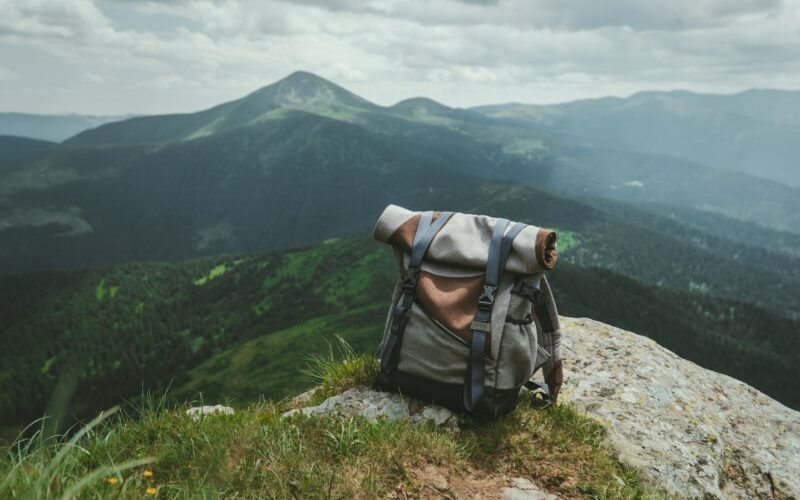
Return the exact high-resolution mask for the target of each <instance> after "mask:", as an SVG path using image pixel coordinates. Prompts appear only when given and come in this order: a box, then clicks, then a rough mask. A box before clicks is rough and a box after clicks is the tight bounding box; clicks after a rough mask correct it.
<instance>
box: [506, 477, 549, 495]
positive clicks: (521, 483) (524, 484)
mask: <svg viewBox="0 0 800 500" xmlns="http://www.w3.org/2000/svg"><path fill="white" fill-rule="evenodd" d="M511 483H512V484H511V486H508V487H507V488H504V489H503V494H502V498H503V500H558V497H557V496H555V495H551V494H550V493H548V492H546V491H545V490H543V489H541V488H539V487H538V486H536V485H535V484H533V483H532V482H530V481H528V480H527V479H525V478H522V477H515V478H514V479H512V480H511Z"/></svg>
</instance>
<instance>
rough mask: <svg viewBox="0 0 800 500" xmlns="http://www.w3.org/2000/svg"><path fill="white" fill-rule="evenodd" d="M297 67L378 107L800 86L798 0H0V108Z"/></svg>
mask: <svg viewBox="0 0 800 500" xmlns="http://www.w3.org/2000/svg"><path fill="white" fill-rule="evenodd" d="M299 69H303V70H307V71H311V72H314V73H317V74H319V75H321V76H323V77H325V78H328V79H331V80H333V81H335V82H337V83H339V84H341V85H343V86H345V87H347V88H349V89H350V90H352V91H354V92H356V93H358V94H360V95H362V96H363V97H366V98H367V99H370V100H372V101H375V102H377V103H379V104H385V105H388V104H391V103H393V102H396V101H398V100H400V99H403V98H406V97H411V96H417V95H425V96H428V97H432V98H434V99H437V100H439V101H441V102H443V103H445V104H449V105H453V106H469V105H476V104H486V103H496V102H507V101H522V102H533V103H547V102H557V101H565V100H572V99H578V98H586V97H596V96H602V95H628V94H631V93H633V92H636V91H638V90H644V89H674V88H683V89H691V90H696V91H710V92H726V93H727V92H735V91H739V90H742V89H746V88H750V87H769V88H789V89H800V0H783V1H781V0H669V1H660V0H649V1H648V0H615V1H611V0H609V1H602V0H568V1H564V0H495V1H491V0H485V1H481V0H470V1H467V0H461V1H457V0H439V1H436V0H431V1H418V2H415V1H394V0H373V1H354V0H327V1H326V0H305V1H294V2H290V1H267V0H196V1H192V0H161V1H146V0H0V111H26V112H36V113H63V112H78V113H84V114H117V113H166V112H179V111H193V110H197V109H201V108H205V107H208V106H210V105H213V104H217V103H220V102H224V101H227V100H231V99H234V98H237V97H240V96H242V95H244V94H246V93H248V92H251V91H253V90H255V89H257V88H259V87H262V86H264V85H267V84H269V83H271V82H273V81H275V80H278V79H280V78H282V77H284V76H286V75H287V74H289V73H291V72H292V71H295V70H299Z"/></svg>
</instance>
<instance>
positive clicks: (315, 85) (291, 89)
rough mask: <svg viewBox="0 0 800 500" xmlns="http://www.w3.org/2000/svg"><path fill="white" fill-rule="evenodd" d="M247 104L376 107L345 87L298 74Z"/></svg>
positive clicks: (257, 93)
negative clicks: (258, 102)
mask: <svg viewBox="0 0 800 500" xmlns="http://www.w3.org/2000/svg"><path fill="white" fill-rule="evenodd" d="M245 100H247V101H249V102H250V103H252V101H256V100H258V101H262V100H266V101H267V102H269V103H270V104H273V105H276V106H285V107H297V106H299V107H307V106H319V105H322V106H328V105H331V104H332V103H337V104H340V105H345V106H356V107H372V106H374V105H373V104H372V103H370V102H369V101H367V100H366V99H363V98H361V97H359V96H357V95H355V94H353V93H352V92H350V91H349V90H347V89H345V88H344V87H340V86H339V85H336V84H335V83H333V82H331V81H330V80H326V79H325V78H322V77H321V76H318V75H315V74H314V73H311V72H308V71H295V72H293V73H291V74H289V75H288V76H286V77H284V78H282V79H281V80H278V81H277V82H275V83H273V84H271V85H268V86H266V87H263V88H261V89H259V90H256V91H255V92H253V93H252V94H250V95H249V96H247V97H245Z"/></svg>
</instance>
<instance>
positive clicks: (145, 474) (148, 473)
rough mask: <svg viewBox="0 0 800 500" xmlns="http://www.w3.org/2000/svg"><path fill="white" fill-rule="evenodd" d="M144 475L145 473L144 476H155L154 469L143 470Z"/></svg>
mask: <svg viewBox="0 0 800 500" xmlns="http://www.w3.org/2000/svg"><path fill="white" fill-rule="evenodd" d="M142 475H143V476H144V477H153V471H151V470H146V471H144V472H142Z"/></svg>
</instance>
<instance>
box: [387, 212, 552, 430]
mask: <svg viewBox="0 0 800 500" xmlns="http://www.w3.org/2000/svg"><path fill="white" fill-rule="evenodd" d="M374 238H375V239H376V240H377V241H380V242H383V243H388V244H389V245H391V246H392V247H393V249H394V253H395V257H396V259H397V263H398V265H399V269H400V279H399V280H398V282H397V285H396V286H395V289H394V294H393V297H392V305H391V308H390V310H389V315H388V318H387V320H386V327H385V328H384V332H383V337H382V340H381V360H380V365H381V367H380V373H379V375H378V377H377V380H376V384H377V385H378V386H379V387H380V388H381V389H383V390H387V391H399V392H401V393H402V394H406V395H409V396H413V397H416V398H420V399H423V400H427V401H432V402H435V403H437V404H440V405H443V406H446V407H448V408H450V409H452V410H455V411H467V412H474V413H481V414H488V415H492V416H499V415H502V414H505V413H508V412H509V411H511V410H513V409H514V407H515V406H516V402H517V398H518V396H519V393H520V390H521V388H522V387H523V386H525V387H527V388H528V389H530V390H532V391H534V392H535V393H540V394H542V395H543V396H544V397H546V398H549V399H550V400H552V401H555V400H556V398H557V397H558V392H559V389H560V387H561V383H562V360H561V332H560V327H559V321H558V313H557V311H556V306H555V302H554V300H553V295H552V293H551V291H550V287H549V285H548V283H547V279H546V278H545V276H544V273H545V272H546V271H548V270H550V269H552V268H553V266H554V265H555V263H556V259H557V255H556V234H555V233H554V232H553V231H549V230H545V229H541V228H538V227H535V226H531V225H525V224H521V223H515V222H510V221H508V220H506V219H498V218H493V217H487V216H483V215H468V214H461V213H452V212H423V213H420V212H412V211H409V210H406V209H404V208H401V207H398V206H395V205H389V206H388V207H387V208H386V209H385V210H384V212H383V214H382V215H381V217H380V219H379V220H378V223H377V225H376V227H375V231H374ZM540 368H541V369H542V371H543V378H544V381H545V382H544V383H538V384H537V383H535V382H533V380H532V377H533V375H534V373H535V372H536V371H537V370H539V369H540Z"/></svg>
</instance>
